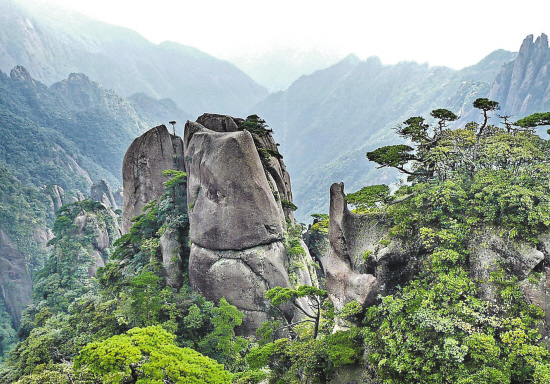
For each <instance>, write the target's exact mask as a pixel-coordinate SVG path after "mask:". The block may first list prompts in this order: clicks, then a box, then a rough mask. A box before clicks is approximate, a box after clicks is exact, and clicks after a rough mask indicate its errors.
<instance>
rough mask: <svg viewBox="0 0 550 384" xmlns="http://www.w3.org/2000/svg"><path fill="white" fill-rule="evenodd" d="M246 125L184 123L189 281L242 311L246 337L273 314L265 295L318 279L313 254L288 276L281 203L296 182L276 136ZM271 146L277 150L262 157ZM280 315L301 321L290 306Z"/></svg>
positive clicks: (227, 120) (206, 120)
mask: <svg viewBox="0 0 550 384" xmlns="http://www.w3.org/2000/svg"><path fill="white" fill-rule="evenodd" d="M240 121H242V120H238V119H234V118H232V117H230V116H223V115H212V114H205V115H202V116H201V117H199V119H198V120H197V122H187V124H186V126H185V137H184V153H185V168H186V170H187V173H188V183H187V199H188V200H187V201H188V207H189V223H190V236H189V237H190V240H191V244H192V245H191V254H190V259H189V280H190V283H191V285H192V286H193V287H194V288H195V289H197V290H198V291H199V292H200V293H202V294H203V295H204V296H205V297H206V298H208V299H209V300H211V301H213V302H218V301H219V300H220V299H221V298H222V297H225V298H226V299H227V301H228V302H229V303H231V304H233V305H235V306H236V307H237V308H239V310H241V311H242V312H244V313H245V314H246V315H247V316H246V318H245V319H244V322H243V325H242V327H241V329H240V332H241V333H242V334H245V335H253V334H254V332H255V330H256V329H257V328H258V327H259V326H260V325H261V324H262V323H263V322H264V321H266V320H267V319H268V316H269V315H268V311H269V305H268V303H267V300H266V299H265V292H266V291H267V290H269V289H271V288H274V287H277V286H282V287H292V286H294V285H300V284H312V283H313V282H314V281H315V280H316V279H315V278H312V276H311V274H310V271H309V269H308V268H307V267H308V265H311V264H312V261H311V257H310V256H309V253H306V255H305V256H303V257H302V260H301V261H300V262H301V263H303V265H304V266H305V267H302V269H303V270H301V271H299V273H295V274H294V275H293V276H292V278H291V276H289V269H290V264H292V262H293V261H292V260H290V258H289V255H288V254H287V251H286V247H285V241H284V240H285V235H286V232H287V224H286V221H287V219H289V220H290V216H289V212H285V211H286V210H285V209H284V208H283V206H282V203H281V199H290V200H289V201H291V199H292V195H291V192H290V179H289V177H288V174H287V173H286V169H285V167H284V163H283V162H282V159H281V158H276V157H275V156H274V155H276V153H277V152H275V151H276V144H275V142H274V141H273V139H272V138H271V135H269V134H268V133H267V132H266V135H265V136H264V135H257V134H252V133H250V132H248V131H240V130H238V125H239V122H240ZM203 124H204V125H203ZM265 148H273V150H272V151H271V153H269V152H267V151H265V152H263V153H262V151H261V150H262V149H265ZM260 153H261V154H262V155H263V156H264V161H262V160H261V159H260V156H261V155H260ZM290 222H291V223H292V221H290ZM282 310H283V312H284V313H285V317H286V318H287V319H288V320H292V318H293V317H294V316H295V314H294V312H293V311H292V309H291V307H290V306H287V307H284V308H282Z"/></svg>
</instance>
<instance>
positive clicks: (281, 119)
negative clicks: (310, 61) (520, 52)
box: [253, 50, 515, 221]
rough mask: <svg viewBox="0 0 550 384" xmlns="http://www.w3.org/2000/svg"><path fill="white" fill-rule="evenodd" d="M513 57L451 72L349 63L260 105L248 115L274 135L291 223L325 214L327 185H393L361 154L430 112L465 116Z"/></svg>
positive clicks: (374, 61)
mask: <svg viewBox="0 0 550 384" xmlns="http://www.w3.org/2000/svg"><path fill="white" fill-rule="evenodd" d="M514 57H515V54H514V53H511V52H507V51H503V50H500V51H496V52H493V53H492V54H490V55H489V56H487V57H486V58H485V59H483V60H482V61H481V62H479V63H478V64H476V65H474V66H471V67H468V68H464V69H462V70H459V71H457V70H453V69H450V68H446V67H430V66H428V65H427V64H417V63H415V62H402V63H398V64H396V65H383V64H382V63H381V62H380V60H379V59H378V58H376V57H371V58H369V59H367V60H366V61H361V60H359V59H358V58H357V57H355V56H353V55H351V56H348V57H347V58H345V59H344V60H342V61H341V62H339V63H337V64H335V65H333V66H331V67H330V68H327V69H325V70H320V71H317V72H315V73H313V74H311V75H309V76H303V77H301V78H300V79H298V80H297V81H295V82H294V83H293V84H292V85H291V86H290V87H289V88H288V89H287V90H286V91H284V92H278V93H275V94H272V95H270V96H269V97H268V98H267V99H266V100H265V101H263V102H261V103H259V104H258V105H257V106H255V107H254V108H253V111H254V113H257V114H258V115H260V116H261V117H262V118H264V119H265V120H266V121H267V122H268V124H269V125H270V126H271V128H273V130H274V131H275V137H276V139H277V140H278V141H279V142H280V143H281V148H282V152H283V153H285V161H286V163H287V165H288V169H289V173H290V175H291V176H292V184H293V190H294V197H295V200H294V201H295V203H296V205H297V206H298V207H299V208H300V209H299V210H298V211H297V212H296V214H297V217H298V218H299V219H300V220H302V221H309V218H308V217H309V214H311V213H314V212H327V211H328V197H327V196H328V190H329V187H330V184H331V183H333V182H336V181H344V182H345V183H346V190H347V191H348V192H351V191H354V190H357V189H359V188H361V187H362V186H364V185H366V184H371V183H381V182H391V181H395V180H396V175H395V174H392V173H391V172H390V171H384V172H382V171H380V170H378V171H376V170H375V168H374V165H373V164H369V162H368V161H367V159H366V158H365V153H366V152H367V151H368V150H372V149H374V148H376V147H379V146H381V145H386V144H390V143H395V142H397V141H399V138H398V137H397V135H395V132H394V131H393V130H392V129H391V128H392V127H395V126H396V125H397V124H399V123H401V122H403V121H404V120H405V119H407V118H408V117H410V116H418V115H424V116H428V115H429V112H430V111H431V110H432V109H435V108H448V109H451V110H453V111H455V112H456V113H461V111H463V112H465V111H468V110H469V106H470V105H471V103H472V102H473V100H475V98H477V97H482V96H486V95H487V94H488V93H489V90H490V88H491V83H492V81H493V80H494V78H495V76H496V75H497V73H498V72H499V70H500V68H501V67H502V66H503V65H504V64H506V63H508V62H509V61H510V60H512V59H513V58H514Z"/></svg>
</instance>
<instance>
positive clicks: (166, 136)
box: [122, 125, 185, 233]
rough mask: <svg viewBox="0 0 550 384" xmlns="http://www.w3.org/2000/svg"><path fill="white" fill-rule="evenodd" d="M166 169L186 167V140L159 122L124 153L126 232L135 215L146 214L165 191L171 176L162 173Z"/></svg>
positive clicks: (182, 168)
mask: <svg viewBox="0 0 550 384" xmlns="http://www.w3.org/2000/svg"><path fill="white" fill-rule="evenodd" d="M167 169H175V170H180V171H183V170H185V167H184V163H183V142H182V140H181V138H179V137H177V136H173V135H171V134H170V133H169V132H168V129H167V128H166V126H164V125H160V126H158V127H154V128H152V129H150V130H149V131H147V132H146V133H144V134H143V135H141V136H140V137H138V138H137V139H135V140H134V142H133V143H132V145H130V148H128V151H127V152H126V155H125V156H124V161H123V165H122V177H123V182H124V190H123V208H122V212H123V222H122V231H123V233H128V232H129V230H130V228H131V226H132V222H131V220H132V218H133V217H135V216H137V215H140V214H141V213H143V212H142V210H143V207H144V206H145V205H146V204H147V203H149V202H150V201H152V200H155V199H157V198H158V197H159V196H161V195H162V194H163V192H164V182H165V181H167V180H168V179H169V177H168V176H163V174H162V172H163V171H165V170H167Z"/></svg>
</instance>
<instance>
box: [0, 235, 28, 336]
mask: <svg viewBox="0 0 550 384" xmlns="http://www.w3.org/2000/svg"><path fill="white" fill-rule="evenodd" d="M0 283H1V284H0V298H1V300H2V301H3V302H4V304H5V306H6V309H7V311H8V313H9V315H10V316H11V318H12V325H13V328H14V329H17V328H18V327H19V323H20V320H21V313H22V312H23V310H24V309H25V307H26V306H27V305H29V304H30V303H31V301H32V300H31V292H32V280H31V276H30V273H29V271H28V270H27V258H26V257H25V256H24V255H23V254H22V253H21V252H20V251H19V250H18V249H17V247H16V246H15V245H14V244H13V242H12V241H11V240H10V238H9V237H8V235H7V234H6V232H4V231H3V230H2V229H0Z"/></svg>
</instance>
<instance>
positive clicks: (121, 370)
mask: <svg viewBox="0 0 550 384" xmlns="http://www.w3.org/2000/svg"><path fill="white" fill-rule="evenodd" d="M81 366H85V367H87V368H88V370H89V371H90V372H92V373H93V374H95V375H97V376H98V377H99V378H100V379H101V382H102V383H107V384H108V383H112V384H119V383H136V384H146V383H150V384H153V383H159V384H161V383H166V382H171V383H182V384H184V383H189V384H191V383H197V384H199V383H211V384H223V383H229V382H231V374H230V373H229V372H228V371H226V370H224V368H223V365H221V364H218V363H216V362H215V361H214V360H212V359H209V358H208V357H205V356H203V355H201V354H200V353H198V352H196V351H194V350H192V349H190V348H180V347H178V346H177V345H176V344H175V336H174V335H172V334H170V333H168V332H167V331H166V330H164V329H163V328H162V327H160V326H150V327H146V328H133V329H131V330H129V331H128V332H127V333H125V334H122V335H116V336H113V337H111V338H109V339H106V340H104V341H101V342H94V343H90V344H88V345H87V346H86V347H85V348H84V349H82V351H81V352H80V354H79V356H78V357H77V358H76V359H75V368H76V369H79V368H80V367H81Z"/></svg>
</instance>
